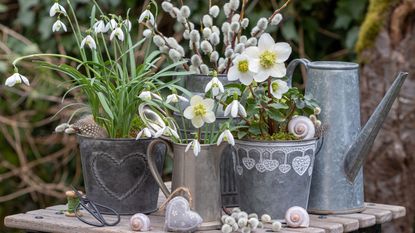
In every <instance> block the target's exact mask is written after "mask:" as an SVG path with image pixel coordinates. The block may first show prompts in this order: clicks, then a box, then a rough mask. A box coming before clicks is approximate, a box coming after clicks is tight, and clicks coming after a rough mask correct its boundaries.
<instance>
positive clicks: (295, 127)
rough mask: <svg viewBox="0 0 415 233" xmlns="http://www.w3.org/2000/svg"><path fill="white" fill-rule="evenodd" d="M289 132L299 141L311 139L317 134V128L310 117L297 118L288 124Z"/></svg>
mask: <svg viewBox="0 0 415 233" xmlns="http://www.w3.org/2000/svg"><path fill="white" fill-rule="evenodd" d="M288 132H290V133H292V134H294V136H296V137H297V138H299V139H311V138H313V137H314V135H315V133H316V128H315V126H314V124H313V122H312V121H311V120H310V119H309V118H308V117H305V116H296V117H293V118H292V119H291V120H290V122H289V123H288Z"/></svg>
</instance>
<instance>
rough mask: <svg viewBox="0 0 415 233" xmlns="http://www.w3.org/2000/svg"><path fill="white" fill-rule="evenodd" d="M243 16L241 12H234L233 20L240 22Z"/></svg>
mask: <svg viewBox="0 0 415 233" xmlns="http://www.w3.org/2000/svg"><path fill="white" fill-rule="evenodd" d="M240 18H241V15H240V14H234V15H233V16H232V20H231V22H239V19H240Z"/></svg>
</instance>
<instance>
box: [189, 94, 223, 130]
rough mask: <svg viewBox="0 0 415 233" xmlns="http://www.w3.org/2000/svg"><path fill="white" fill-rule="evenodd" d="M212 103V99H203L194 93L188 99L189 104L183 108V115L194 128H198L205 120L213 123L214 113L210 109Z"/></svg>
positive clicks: (211, 108)
mask: <svg viewBox="0 0 415 233" xmlns="http://www.w3.org/2000/svg"><path fill="white" fill-rule="evenodd" d="M214 104H215V102H214V100H213V99H203V98H202V97H200V96H198V95H195V96H193V97H192V98H191V99H190V106H189V107H187V108H186V110H184V114H183V115H184V117H186V118H187V119H189V120H191V121H192V124H193V126H194V127H195V128H200V127H202V126H203V125H204V124H205V122H206V123H213V122H214V121H215V120H216V116H215V113H214V112H213V111H212V110H213V107H214Z"/></svg>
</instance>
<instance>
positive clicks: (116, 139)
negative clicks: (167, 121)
mask: <svg viewBox="0 0 415 233" xmlns="http://www.w3.org/2000/svg"><path fill="white" fill-rule="evenodd" d="M76 136H77V137H78V138H82V139H87V140H96V141H114V142H127V141H150V140H154V138H144V139H142V138H140V139H135V138H95V137H89V136H85V135H81V134H76Z"/></svg>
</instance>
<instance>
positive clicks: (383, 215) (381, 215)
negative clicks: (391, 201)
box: [362, 208, 392, 224]
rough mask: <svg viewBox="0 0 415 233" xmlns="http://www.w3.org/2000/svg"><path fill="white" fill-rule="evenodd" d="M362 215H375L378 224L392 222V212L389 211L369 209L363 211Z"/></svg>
mask: <svg viewBox="0 0 415 233" xmlns="http://www.w3.org/2000/svg"><path fill="white" fill-rule="evenodd" d="M362 214H368V215H373V216H375V218H376V224H382V223H385V222H390V221H391V220H392V212H391V211H389V210H380V209H369V208H367V209H366V210H364V211H362Z"/></svg>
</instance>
